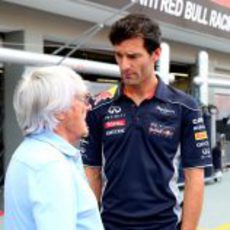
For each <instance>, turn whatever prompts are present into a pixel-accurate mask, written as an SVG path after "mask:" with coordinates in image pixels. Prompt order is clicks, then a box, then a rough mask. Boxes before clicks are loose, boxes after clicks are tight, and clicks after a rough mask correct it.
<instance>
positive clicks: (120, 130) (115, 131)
mask: <svg viewBox="0 0 230 230" xmlns="http://www.w3.org/2000/svg"><path fill="white" fill-rule="evenodd" d="M123 133H125V129H124V128H121V129H112V130H108V131H106V133H105V135H106V136H111V135H118V134H123Z"/></svg>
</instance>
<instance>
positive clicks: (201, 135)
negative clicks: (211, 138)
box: [194, 131, 208, 141]
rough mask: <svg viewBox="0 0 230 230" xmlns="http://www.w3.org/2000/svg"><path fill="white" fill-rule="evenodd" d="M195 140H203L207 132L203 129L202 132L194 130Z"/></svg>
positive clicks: (206, 136)
mask: <svg viewBox="0 0 230 230" xmlns="http://www.w3.org/2000/svg"><path fill="white" fill-rule="evenodd" d="M194 135H195V140H196V141H201V140H205V139H207V138H208V135H207V132H206V131H203V132H196V133H195V134H194Z"/></svg>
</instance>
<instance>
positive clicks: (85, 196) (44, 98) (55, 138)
mask: <svg viewBox="0 0 230 230" xmlns="http://www.w3.org/2000/svg"><path fill="white" fill-rule="evenodd" d="M88 107H89V106H88V103H87V88H86V86H85V84H84V82H83V80H82V78H81V77H80V76H79V75H77V74H76V73H75V72H74V71H73V70H71V69H69V68H68V67H64V66H49V67H41V68H36V69H34V70H33V71H31V72H30V73H27V74H25V75H24V76H23V78H22V79H21V81H20V83H19V84H18V86H17V88H16V90H15V94H14V109H15V112H16V117H17V120H18V124H19V126H20V128H21V130H22V132H23V135H24V140H23V141H22V143H21V144H20V145H19V147H18V148H17V149H16V151H15V153H14V154H13V156H12V159H11V161H10V164H9V167H8V169H7V173H6V179H5V191H4V192H5V219H4V224H5V228H4V229H5V230H35V229H36V230H38V229H39V230H53V229H55V230H64V229H65V230H74V229H78V230H83V229H84V230H95V229H97V230H103V229H104V228H103V226H102V222H101V219H100V214H99V211H98V207H97V202H96V198H95V196H94V194H93V192H92V191H91V189H90V187H89V185H88V183H87V180H86V177H85V174H84V170H83V166H82V159H81V155H80V152H79V150H78V149H77V148H76V147H75V146H76V144H78V142H79V141H80V139H81V138H82V137H84V136H86V135H88V128H87V125H86V122H85V117H86V113H87V110H88Z"/></svg>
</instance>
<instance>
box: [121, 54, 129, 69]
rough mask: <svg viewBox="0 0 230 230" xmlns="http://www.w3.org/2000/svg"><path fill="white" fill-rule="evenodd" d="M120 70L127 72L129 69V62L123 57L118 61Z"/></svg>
mask: <svg viewBox="0 0 230 230" xmlns="http://www.w3.org/2000/svg"><path fill="white" fill-rule="evenodd" d="M120 68H121V70H127V69H129V68H130V61H129V60H128V58H126V57H123V58H122V59H121V61H120Z"/></svg>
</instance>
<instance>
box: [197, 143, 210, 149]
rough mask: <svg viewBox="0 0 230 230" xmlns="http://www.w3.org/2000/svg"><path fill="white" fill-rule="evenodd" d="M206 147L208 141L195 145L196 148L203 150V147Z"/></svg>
mask: <svg viewBox="0 0 230 230" xmlns="http://www.w3.org/2000/svg"><path fill="white" fill-rule="evenodd" d="M208 146H209V142H208V141H202V142H198V143H196V147H197V148H203V147H208Z"/></svg>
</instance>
